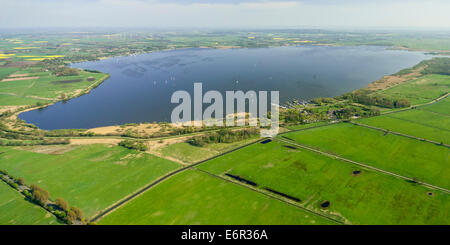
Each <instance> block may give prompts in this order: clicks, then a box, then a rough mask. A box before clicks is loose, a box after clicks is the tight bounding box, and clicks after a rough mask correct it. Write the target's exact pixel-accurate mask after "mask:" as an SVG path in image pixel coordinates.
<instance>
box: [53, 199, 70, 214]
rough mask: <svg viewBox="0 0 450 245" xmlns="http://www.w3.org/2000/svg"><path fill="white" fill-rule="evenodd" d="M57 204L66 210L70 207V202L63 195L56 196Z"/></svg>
mask: <svg viewBox="0 0 450 245" xmlns="http://www.w3.org/2000/svg"><path fill="white" fill-rule="evenodd" d="M55 204H56V206H58V207H59V208H60V209H62V210H64V211H67V210H68V209H69V204H68V203H67V202H66V201H65V200H64V199H63V198H61V197H58V198H56V200H55Z"/></svg>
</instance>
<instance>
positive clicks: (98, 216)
mask: <svg viewBox="0 0 450 245" xmlns="http://www.w3.org/2000/svg"><path fill="white" fill-rule="evenodd" d="M263 140H264V138H263V139H259V140H256V141H254V142H251V143H248V144H245V145H242V146H239V147H237V148H234V149H232V150H229V151H226V152H223V153H221V154H219V155H216V156H213V157H210V158H207V159H204V160H201V161H199V162H196V163H193V164H191V165H188V166H185V167H182V168H179V169H176V170H174V171H172V172H169V173H168V174H166V175H164V176H162V177H160V178H158V179H157V180H155V181H153V182H151V183H150V184H148V185H146V186H144V187H143V188H141V189H139V190H137V191H136V192H134V193H132V194H131V195H128V196H126V197H125V198H123V199H121V200H119V201H118V202H116V203H114V204H113V205H111V206H109V207H107V208H106V209H104V210H102V211H100V212H99V213H98V214H96V215H95V216H94V218H92V219H91V220H90V222H97V221H99V220H100V219H101V218H103V217H104V216H106V215H107V214H109V213H111V212H112V211H114V210H116V209H118V208H119V207H121V206H123V205H124V204H126V203H128V202H130V201H131V200H133V199H134V198H136V197H138V196H140V195H141V194H143V193H144V192H146V191H148V190H149V189H151V188H152V187H154V186H156V185H157V184H159V183H161V182H163V181H164V180H166V179H168V178H170V177H172V176H174V175H176V174H179V173H181V172H184V171H185V170H188V169H193V168H194V167H195V166H197V165H199V164H202V163H204V162H207V161H209V160H212V159H215V158H218V157H221V156H224V155H226V154H229V153H231V152H234V151H237V150H240V149H242V148H245V147H247V146H250V145H253V144H256V143H259V142H261V141H263Z"/></svg>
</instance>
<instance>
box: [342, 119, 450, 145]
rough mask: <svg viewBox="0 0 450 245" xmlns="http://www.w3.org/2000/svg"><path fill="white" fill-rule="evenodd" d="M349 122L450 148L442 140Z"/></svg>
mask: <svg viewBox="0 0 450 245" xmlns="http://www.w3.org/2000/svg"><path fill="white" fill-rule="evenodd" d="M349 123H350V124H353V125H356V126H360V127H365V128H369V129H373V130H378V131H382V132H387V133H389V134H393V135H397V136H402V137H406V138H410V139H415V140H419V141H421V142H427V143H431V144H435V145H438V146H445V147H447V148H450V145H448V144H444V143H442V144H441V143H440V142H437V141H433V140H428V139H425V138H419V137H416V136H413V135H409V134H404V133H399V132H395V131H392V130H389V129H384V128H377V127H374V126H370V125H367V124H363V123H357V122H349Z"/></svg>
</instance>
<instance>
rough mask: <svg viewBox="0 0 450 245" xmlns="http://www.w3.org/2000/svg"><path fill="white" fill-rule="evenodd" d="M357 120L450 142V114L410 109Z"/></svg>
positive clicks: (425, 137) (437, 140)
mask: <svg viewBox="0 0 450 245" xmlns="http://www.w3.org/2000/svg"><path fill="white" fill-rule="evenodd" d="M429 108H433V107H431V106H430V107H429ZM448 108H449V109H450V107H448ZM357 122H359V123H363V124H367V125H371V126H375V127H378V128H383V129H387V130H391V131H396V132H399V133H403V134H408V135H412V136H416V137H419V138H424V139H428V140H433V141H436V142H443V143H445V144H449V143H450V116H445V115H440V114H437V113H433V112H430V111H427V110H408V111H404V112H399V113H391V114H388V115H384V116H378V117H370V118H364V119H361V120H358V121H357Z"/></svg>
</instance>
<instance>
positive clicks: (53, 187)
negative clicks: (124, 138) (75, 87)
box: [0, 145, 179, 217]
mask: <svg viewBox="0 0 450 245" xmlns="http://www.w3.org/2000/svg"><path fill="white" fill-rule="evenodd" d="M68 147H71V146H68ZM1 151H3V152H4V153H3V154H1V155H0V169H3V170H7V171H8V172H9V173H10V174H11V175H12V176H15V177H22V178H24V179H25V181H26V182H27V183H29V184H33V183H34V184H38V185H39V186H41V187H42V188H44V189H46V190H48V191H49V192H50V197H51V198H52V199H55V198H57V197H62V198H64V199H66V200H67V201H68V202H69V204H70V205H73V206H77V207H79V208H81V209H82V210H83V211H84V212H85V214H86V216H88V217H89V216H92V215H93V214H95V213H96V212H98V211H100V210H102V209H104V208H106V207H108V206H109V205H111V204H113V203H114V202H116V201H118V200H119V199H121V198H123V197H125V196H127V195H128V194H130V193H132V192H134V191H136V190H137V189H139V188H141V187H143V186H144V185H146V184H148V183H150V182H152V181H153V180H154V179H156V178H157V177H159V176H161V175H164V174H166V173H167V172H169V171H171V170H174V169H176V168H177V167H178V166H179V165H178V164H176V163H174V162H171V161H168V160H165V159H161V158H158V157H154V156H152V155H150V154H146V153H139V152H137V151H132V150H128V149H125V148H122V147H117V146H110V147H108V146H105V145H87V146H80V147H76V148H74V149H71V150H70V151H67V152H64V153H63V154H58V155H55V154H42V153H35V152H29V151H24V150H16V149H12V148H1Z"/></svg>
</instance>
